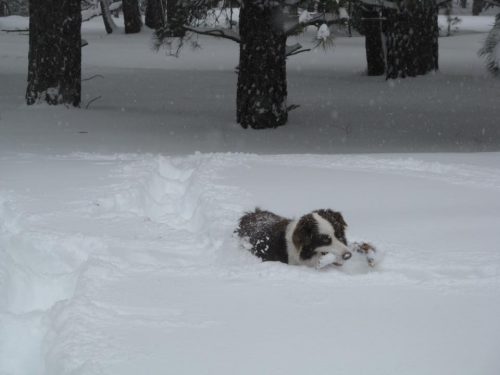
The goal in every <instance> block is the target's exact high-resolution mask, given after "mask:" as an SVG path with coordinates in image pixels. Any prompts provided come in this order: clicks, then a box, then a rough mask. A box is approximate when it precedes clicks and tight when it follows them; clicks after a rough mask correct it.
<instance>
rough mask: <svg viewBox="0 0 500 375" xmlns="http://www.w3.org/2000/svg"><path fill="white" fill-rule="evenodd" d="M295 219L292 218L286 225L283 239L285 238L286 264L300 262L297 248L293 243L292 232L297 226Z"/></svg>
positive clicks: (297, 263)
mask: <svg viewBox="0 0 500 375" xmlns="http://www.w3.org/2000/svg"><path fill="white" fill-rule="evenodd" d="M297 223H298V221H297V220H293V221H292V222H290V223H289V224H288V225H287V227H286V232H285V240H286V252H287V254H288V264H293V265H296V266H297V265H299V264H302V262H301V260H300V255H299V249H296V248H295V245H294V244H293V233H294V232H295V228H296V227H297Z"/></svg>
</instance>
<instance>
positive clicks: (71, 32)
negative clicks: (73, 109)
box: [26, 0, 81, 106]
mask: <svg viewBox="0 0 500 375" xmlns="http://www.w3.org/2000/svg"><path fill="white" fill-rule="evenodd" d="M29 9H30V20H29V29H30V33H29V55H28V87H27V89H26V102H27V104H28V105H30V104H35V103H37V102H39V101H46V102H47V103H49V104H63V103H64V104H71V105H73V106H78V105H79V104H80V100H81V32H80V26H81V5H80V0H30V2H29Z"/></svg>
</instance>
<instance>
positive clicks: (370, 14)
mask: <svg viewBox="0 0 500 375" xmlns="http://www.w3.org/2000/svg"><path fill="white" fill-rule="evenodd" d="M362 15H363V32H364V34H365V49H366V63H367V74H368V75H369V76H380V75H383V74H384V73H385V56H384V47H383V43H382V21H381V20H380V19H379V18H380V15H379V12H378V11H375V10H371V11H364V12H363V13H362Z"/></svg>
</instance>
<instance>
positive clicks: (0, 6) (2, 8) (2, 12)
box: [0, 1, 10, 17]
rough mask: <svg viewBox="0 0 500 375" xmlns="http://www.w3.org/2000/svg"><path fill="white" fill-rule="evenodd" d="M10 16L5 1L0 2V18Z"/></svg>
mask: <svg viewBox="0 0 500 375" xmlns="http://www.w3.org/2000/svg"><path fill="white" fill-rule="evenodd" d="M9 14H10V11H9V5H8V4H7V2H6V1H0V17H6V16H8V15H9Z"/></svg>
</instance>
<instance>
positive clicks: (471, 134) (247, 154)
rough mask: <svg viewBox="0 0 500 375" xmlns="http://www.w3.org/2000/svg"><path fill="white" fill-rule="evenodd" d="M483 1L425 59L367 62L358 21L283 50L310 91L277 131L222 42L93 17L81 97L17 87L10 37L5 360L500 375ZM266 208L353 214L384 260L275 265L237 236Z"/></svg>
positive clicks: (495, 201)
mask: <svg viewBox="0 0 500 375" xmlns="http://www.w3.org/2000/svg"><path fill="white" fill-rule="evenodd" d="M8 19H9V21H8V22H9V25H14V26H15V25H16V24H18V25H22V24H23V22H25V20H24V19H20V20H16V19H12V18H10V17H9V18H8ZM480 19H483V21H484V22H483V23H482V24H481V27H482V28H484V29H485V30H483V29H479V30H476V31H474V30H472V31H470V32H469V31H466V30H464V29H462V31H459V32H458V34H455V35H454V36H452V37H449V38H442V39H441V40H440V43H441V44H440V46H441V47H440V48H441V50H440V55H441V64H440V66H441V71H440V72H439V73H436V74H434V75H430V76H426V77H419V78H416V79H407V80H400V81H390V82H386V81H385V80H384V79H383V78H380V77H375V78H368V77H365V76H364V75H363V74H362V71H363V67H364V60H363V59H364V55H363V54H364V51H363V39H362V38H357V37H355V38H341V37H337V38H336V47H335V49H334V51H333V52H328V53H323V52H322V51H317V52H313V53H312V54H309V55H307V54H301V55H298V56H296V57H294V58H292V59H290V60H289V62H288V76H289V95H290V101H291V102H293V103H297V104H301V105H302V106H301V107H300V108H299V109H297V110H295V111H294V112H292V113H291V114H290V123H289V124H287V125H286V126H285V127H283V128H280V129H276V130H273V131H260V132H256V131H244V130H242V129H240V128H239V127H238V125H236V124H234V94H235V79H236V75H235V74H234V67H235V66H236V64H237V46H236V45H235V44H232V43H230V42H228V41H220V40H212V39H208V38H203V39H202V40H201V41H200V43H201V45H202V49H201V50H196V51H192V50H189V49H187V50H186V51H183V53H182V54H181V57H180V58H179V59H172V58H170V57H169V58H167V57H165V56H164V55H162V54H161V53H160V54H154V53H152V52H151V51H150V32H148V31H144V32H142V33H141V34H138V35H132V36H125V35H121V34H116V35H106V34H105V33H104V30H103V27H102V25H101V24H100V20H98V19H95V20H92V21H90V22H88V23H86V24H85V25H84V28H83V32H84V37H85V38H86V39H87V40H88V41H89V45H88V46H87V47H85V48H84V49H83V54H84V65H83V72H84V73H83V74H84V76H85V77H88V76H91V75H93V74H101V75H102V76H103V78H95V79H93V80H91V81H85V82H84V90H83V93H84V97H85V100H84V102H85V103H86V102H88V101H89V100H91V99H92V98H94V97H96V96H98V95H101V96H102V98H101V99H100V100H97V101H95V102H94V103H92V104H91V105H90V106H89V108H88V109H85V108H82V109H68V108H65V107H58V108H54V107H49V106H46V105H37V106H32V107H27V106H25V105H24V101H23V95H24V89H25V76H26V63H27V59H26V58H27V37H26V36H24V35H17V34H15V33H8V34H7V33H0V374H2V375H58V374H61V375H63V374H64V375H69V374H71V375H94V374H106V375H108V374H110V375H114V374H119V375H132V374H134V375H135V374H139V373H143V374H197V375H198V374H221V375H225V374H249V375H250V374H252V375H255V374H273V375H274V374H288V375H290V374H305V373H311V374H369V375H387V374H410V375H411V374H415V375H417V374H418V375H421V374H426V375H433V374H436V375H442V374H454V375H460V374H463V375H470V374H481V375H497V374H499V373H500V358H499V356H498V348H499V347H500V321H499V320H498V316H500V248H499V240H500V238H499V234H498V233H499V232H498V228H500V214H499V212H500V199H499V196H500V153H499V152H498V151H499V149H500V142H499V139H500V136H499V125H498V124H499V123H500V121H499V118H500V116H499V115H500V108H499V106H498V92H500V91H499V89H500V84H499V82H498V80H496V81H495V80H492V79H491V78H490V77H488V76H487V74H486V73H485V71H484V68H483V66H482V61H481V60H480V59H479V58H478V57H477V54H476V51H477V49H478V48H479V46H480V42H481V40H483V39H484V37H485V31H487V28H486V27H484V24H485V23H488V22H490V21H492V19H493V18H492V17H489V18H487V17H483V18H475V20H474V22H477V23H480V21H478V20H480ZM0 22H2V23H3V22H7V21H5V20H4V19H1V18H0ZM0 26H1V25H0ZM20 28H21V27H20ZM310 37H311V35H306V36H304V37H303V40H302V42H303V43H304V45H307V40H308V39H309V40H311V39H312V38H310ZM85 103H84V106H83V107H85ZM431 151H434V152H431ZM444 151H449V152H447V153H444ZM450 151H451V152H450ZM461 151H476V152H474V153H463V152H462V153H459V152H461ZM477 151H492V152H477ZM255 206H259V207H261V208H263V209H268V210H271V211H274V212H276V213H278V214H280V215H283V216H286V217H290V218H296V217H298V216H300V215H302V214H304V213H307V212H309V211H311V210H314V209H318V208H332V209H335V210H338V211H341V212H342V213H343V215H344V217H345V219H346V221H347V223H348V225H349V227H348V231H347V237H348V239H349V240H350V241H360V242H361V241H367V242H370V243H372V244H373V245H375V246H376V247H377V249H380V250H381V253H383V254H384V257H383V259H379V260H378V263H377V264H376V266H375V267H369V266H368V264H367V262H366V258H365V257H363V256H362V255H360V254H357V253H355V254H353V257H352V259H350V260H348V261H346V263H345V265H344V266H342V267H324V268H322V269H320V270H317V269H312V268H308V267H298V266H288V265H285V264H280V263H274V262H267V263H262V262H260V261H259V259H257V258H255V257H254V256H252V255H251V254H250V253H249V252H248V251H246V250H245V249H242V248H240V247H239V246H238V240H237V239H236V238H235V237H234V235H233V231H234V229H235V227H236V224H237V221H238V218H239V217H240V216H241V215H242V214H243V213H244V212H245V211H247V210H251V209H253V208H254V207H255Z"/></svg>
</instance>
